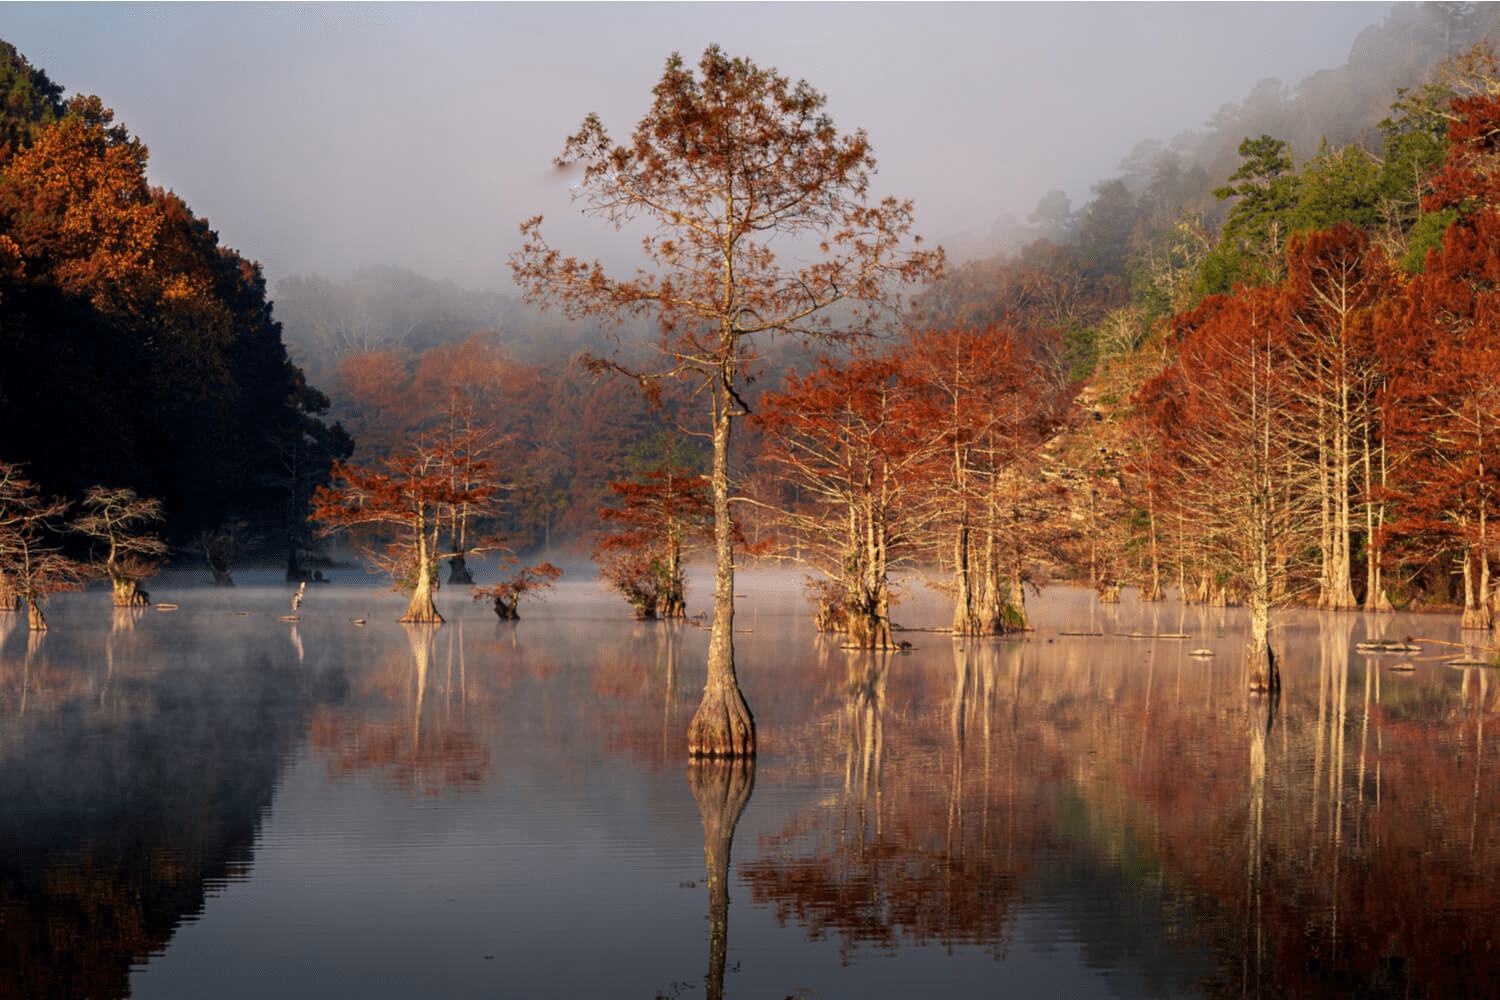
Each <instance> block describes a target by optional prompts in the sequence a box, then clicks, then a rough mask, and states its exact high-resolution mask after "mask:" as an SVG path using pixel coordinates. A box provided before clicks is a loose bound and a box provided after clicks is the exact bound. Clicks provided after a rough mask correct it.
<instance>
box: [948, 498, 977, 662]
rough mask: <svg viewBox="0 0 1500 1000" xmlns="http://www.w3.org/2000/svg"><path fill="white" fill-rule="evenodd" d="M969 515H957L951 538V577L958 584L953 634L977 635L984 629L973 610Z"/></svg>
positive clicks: (954, 607)
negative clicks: (957, 518)
mask: <svg viewBox="0 0 1500 1000" xmlns="http://www.w3.org/2000/svg"><path fill="white" fill-rule="evenodd" d="M969 561H970V554H969V515H968V513H967V512H965V513H964V514H961V515H960V516H959V521H958V530H957V532H956V533H955V535H954V538H953V579H954V582H955V583H956V584H957V585H958V594H957V599H956V601H955V602H954V606H953V634H954V635H979V634H981V633H982V632H983V631H984V629H983V627H982V626H981V625H980V622H979V616H978V615H977V614H976V613H975V612H974V588H973V585H972V583H971V582H970V574H969Z"/></svg>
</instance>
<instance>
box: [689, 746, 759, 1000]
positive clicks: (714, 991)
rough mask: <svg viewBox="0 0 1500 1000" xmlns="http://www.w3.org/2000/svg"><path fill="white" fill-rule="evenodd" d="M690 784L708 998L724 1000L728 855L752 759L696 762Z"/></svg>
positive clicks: (751, 784) (750, 785) (751, 780)
mask: <svg viewBox="0 0 1500 1000" xmlns="http://www.w3.org/2000/svg"><path fill="white" fill-rule="evenodd" d="M688 786H689V787H691V788H692V790H693V798H695V799H697V800H698V812H699V814H700V815H701V816H702V817H703V868H704V872H705V874H707V876H708V977H707V979H706V980H705V981H704V992H705V993H706V994H707V996H708V1000H722V998H723V996H724V970H725V967H726V965H727V963H728V957H729V854H730V851H731V849H732V847H733V844H734V828H735V825H736V824H737V823H738V822H739V820H740V814H741V813H742V812H744V811H745V803H747V802H749V801H750V793H751V792H752V791H753V790H754V789H755V760H754V758H743V759H740V760H733V761H729V760H714V761H708V760H705V761H695V762H693V763H692V764H691V765H690V766H689V767H688Z"/></svg>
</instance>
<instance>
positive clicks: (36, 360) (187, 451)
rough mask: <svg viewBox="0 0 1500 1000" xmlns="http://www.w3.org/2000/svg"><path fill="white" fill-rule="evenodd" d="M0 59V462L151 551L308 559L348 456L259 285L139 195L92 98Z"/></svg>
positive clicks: (170, 199)
mask: <svg viewBox="0 0 1500 1000" xmlns="http://www.w3.org/2000/svg"><path fill="white" fill-rule="evenodd" d="M62 95H63V89H62V87H61V86H60V85H58V84H55V83H53V82H52V81H51V80H49V79H48V78H47V75H46V73H45V72H43V71H42V70H41V69H38V68H36V67H33V66H31V65H30V64H29V63H28V62H27V61H26V59H25V58H24V57H23V56H21V55H20V54H19V53H17V52H16V51H15V49H14V48H13V47H11V46H9V45H5V44H3V43H0V137H3V139H4V144H3V145H0V462H4V463H7V464H8V465H21V466H22V467H23V468H24V472H25V476H26V477H27V478H28V479H29V480H30V481H31V482H33V483H35V484H36V486H37V487H38V488H39V490H40V491H41V492H42V493H43V494H46V495H61V496H63V497H65V498H71V499H74V500H77V499H78V498H80V497H81V496H82V494H83V492H84V491H85V489H87V488H88V487H91V486H96V485H100V486H105V487H109V488H129V489H132V490H134V491H135V492H136V493H137V494H139V495H141V496H144V497H153V498H156V499H159V500H160V501H162V503H163V504H164V506H165V511H166V518H167V520H166V526H167V531H168V533H169V535H170V536H171V537H172V538H173V539H174V540H175V541H177V542H179V543H186V542H188V541H189V540H190V539H192V538H193V537H194V536H197V535H200V534H204V535H212V534H215V533H218V534H221V535H225V534H227V535H241V536H249V535H260V536H262V537H263V538H266V539H267V540H268V541H270V542H272V543H273V544H274V545H275V546H276V548H277V549H279V550H281V551H285V550H286V548H287V546H288V545H290V546H293V547H298V546H306V545H307V544H308V543H309V541H310V539H309V538H308V535H307V530H306V503H307V499H308V497H309V495H310V493H311V491H312V489H313V488H314V487H315V486H316V485H317V484H318V483H320V482H324V481H326V478H327V473H328V469H329V465H330V463H331V462H332V461H333V459H335V458H337V457H340V456H343V455H346V454H347V453H348V450H349V442H348V439H347V437H346V436H345V435H344V434H343V432H342V430H340V429H339V428H338V427H337V426H329V425H328V424H327V423H326V422H325V421H324V420H323V419H322V416H323V414H324V413H325V412H326V410H327V400H326V399H325V398H324V397H323V396H322V394H321V393H319V392H317V390H315V389H313V388H312V387H311V386H309V385H308V384H307V383H306V381H305V379H304V378H303V375H302V372H301V371H300V370H299V369H298V368H297V367H296V366H294V365H292V364H291V363H290V362H289V361H288V359H287V355H286V350H285V348H284V346H283V345H282V342H281V329H280V326H279V325H278V324H277V322H276V320H275V318H274V317H273V316H272V313H271V304H270V302H269V301H268V300H267V298H266V294H265V284H264V282H263V280H262V278H261V274H260V269H259V267H258V266H257V265H256V264H255V263H253V262H251V261H247V260H244V259H243V258H241V257H240V256H239V255H238V254H236V253H235V252H234V251H233V250H231V249H229V248H228V247H225V246H223V245H221V244H220V242H219V238H218V235H217V234H216V233H215V232H214V231H213V229H212V228H211V227H210V224H209V222H208V220H206V219H202V218H199V217H197V216H195V215H194V214H193V211H192V209H191V208H190V207H189V206H188V205H186V204H184V203H183V201H182V200H181V199H180V198H178V197H177V196H176V195H175V194H173V193H172V192H171V191H166V190H163V189H161V188H159V187H153V186H152V185H151V183H150V181H149V178H148V175H147V156H148V154H147V148H146V146H145V144H144V143H142V142H141V141H140V140H139V139H137V138H135V137H133V136H131V135H130V133H129V132H128V131H127V129H126V127H125V125H123V124H122V123H119V122H116V121H115V120H114V116H113V114H112V112H111V111H110V110H109V109H108V108H107V107H106V106H105V104H104V103H103V101H102V100H101V99H100V98H98V97H92V96H83V95H80V96H76V97H73V98H72V99H70V100H68V101H66V102H65V101H64V100H63V97H62Z"/></svg>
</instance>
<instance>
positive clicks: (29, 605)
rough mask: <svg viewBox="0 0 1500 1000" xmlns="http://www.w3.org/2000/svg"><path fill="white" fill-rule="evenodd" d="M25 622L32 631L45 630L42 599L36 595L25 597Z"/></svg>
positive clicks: (45, 617) (45, 623)
mask: <svg viewBox="0 0 1500 1000" xmlns="http://www.w3.org/2000/svg"><path fill="white" fill-rule="evenodd" d="M26 624H27V625H29V626H31V631H33V632H45V631H47V616H46V615H45V614H43V613H42V599H41V598H40V597H37V596H36V595H34V594H33V595H31V596H29V597H27V598H26Z"/></svg>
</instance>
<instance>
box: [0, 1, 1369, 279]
mask: <svg viewBox="0 0 1500 1000" xmlns="http://www.w3.org/2000/svg"><path fill="white" fill-rule="evenodd" d="M1391 7H1392V4H1390V3H1339V4H1317V3H1295V4H1293V3H1283V4H1239V3H1165V4H1133V3H1111V4H1090V3H1049V4H1022V3H1001V4H980V3H974V4H942V3H920V4H903V3H882V4H865V3H834V4H821V3H767V4H760V3H752V4H733V3H723V4H718V3H716V4H698V3H681V4H629V3H617V4H584V3H549V4H524V3H518V4H455V5H448V4H359V3H347V4H342V3H341V4H327V5H299V4H289V5H284V4H261V3H235V4H226V5H194V4H164V5H163V4H130V3H109V4H73V3H67V4H50V3H24V4H9V3H0V38H3V39H4V40H5V41H8V42H10V43H11V44H13V45H15V46H16V48H17V49H19V50H20V52H21V53H22V54H23V55H24V56H26V58H27V59H28V60H29V61H30V62H31V63H32V65H34V66H38V67H40V68H42V69H44V70H45V71H46V72H47V74H48V76H50V77H51V78H52V79H53V80H54V81H55V82H57V83H60V84H62V85H63V87H64V88H66V91H67V93H68V94H70V95H71V94H73V93H93V94H97V95H99V96H100V97H101V98H102V99H103V101H104V103H105V105H106V106H107V107H110V108H113V109H114V111H115V113H116V116H117V118H116V120H117V121H118V122H120V123H123V124H124V125H125V126H126V127H127V128H129V129H130V131H131V132H132V133H133V134H134V135H136V136H138V137H140V138H141V139H142V140H143V141H144V142H145V143H146V145H147V146H148V147H149V149H150V151H151V160H150V164H149V166H148V174H149V178H150V180H151V182H152V183H153V184H155V185H159V186H162V187H166V188H170V189H172V190H174V191H176V192H177V194H179V195H180V196H182V197H183V198H184V199H185V200H186V201H187V203H188V204H189V205H190V206H191V207H192V208H193V210H194V211H195V212H196V213H197V214H198V215H200V216H203V217H206V218H207V219H208V220H209V222H210V224H211V225H212V226H213V228H215V229H216V230H217V231H218V233H219V236H220V240H221V241H222V242H223V243H224V244H225V245H227V246H230V247H233V248H235V249H236V250H238V251H239V252H240V253H241V254H242V255H244V256H246V257H248V258H251V259H253V260H257V261H259V262H260V263H261V265H262V266H263V267H264V269H265V272H266V275H267V278H268V280H269V281H270V282H271V283H272V285H273V287H274V283H275V282H276V281H277V280H278V279H280V278H282V277H286V276H288V275H293V274H300V275H310V274H318V275H322V276H324V277H327V278H330V279H332V280H342V279H344V278H346V277H347V276H348V275H349V274H350V273H352V272H353V271H354V270H355V269H358V268H362V267H367V266H372V265H382V264H384V265H394V266H398V267H404V268H409V269H411V270H414V271H416V272H418V273H420V274H423V275H426V276H428V277H432V278H438V279H443V278H447V279H451V280H453V281H455V282H457V283H458V284H460V285H462V286H464V287H468V288H474V289H483V288H495V289H500V290H502V291H508V292H513V291H514V287H513V286H512V285H511V282H510V274H509V269H508V267H507V264H506V261H507V259H508V257H509V255H510V254H511V253H512V252H513V251H514V250H516V249H517V248H518V246H519V238H518V226H519V224H520V223H521V222H522V221H523V220H524V219H527V218H529V217H531V216H533V215H537V214H543V215H545V216H546V220H547V222H546V228H545V231H546V233H547V235H548V239H549V242H550V243H551V244H552V245H553V246H555V247H557V248H559V249H562V250H564V251H566V252H569V253H577V254H581V255H594V254H604V255H606V256H608V255H610V254H611V253H614V252H615V251H616V249H617V247H616V246H614V245H612V243H613V244H617V243H618V242H619V241H620V240H621V238H622V237H621V234H617V233H614V232H612V231H611V230H610V229H609V227H608V226H607V225H606V224H605V223H603V222H602V221H600V220H597V219H594V218H590V217H585V216H582V215H581V213H580V206H579V205H578V204H575V203H572V202H571V200H570V197H569V187H568V180H567V179H566V178H565V177H559V176H558V175H557V174H556V173H555V172H554V171H553V170H552V169H551V161H552V158H553V157H554V156H556V155H557V154H558V153H559V152H560V151H561V149H562V144H563V140H564V139H565V138H566V137H567V136H568V135H569V134H571V133H572V132H573V131H576V129H577V128H578V125H579V124H580V122H581V121H582V120H583V118H584V116H585V115H587V114H588V113H590V112H597V113H598V114H599V115H600V116H601V118H602V119H603V121H604V123H605V125H606V127H607V128H608V129H609V130H610V133H611V135H612V136H613V137H614V138H615V139H616V140H624V139H625V138H627V137H628V135H629V133H630V131H631V129H632V128H633V127H634V125H635V123H636V122H637V121H638V120H639V118H640V117H641V116H642V115H643V114H644V113H645V111H646V110H647V107H648V105H649V103H650V100H651V88H652V86H653V85H654V84H655V83H656V81H657V80H658V79H659V78H660V76H661V71H662V68H663V65H664V63H665V60H666V59H667V57H668V56H669V55H670V54H671V53H673V52H680V53H681V54H682V55H683V57H684V58H685V59H686V60H687V61H688V62H689V63H696V62H697V59H698V57H699V56H700V55H701V54H702V52H703V50H704V49H705V48H706V47H707V46H708V45H710V44H714V43H717V44H718V45H719V46H720V47H721V48H722V49H723V50H724V51H725V52H726V53H727V54H728V55H730V56H744V57H748V58H749V59H751V60H752V61H753V62H755V63H757V64H758V65H760V66H762V67H774V68H775V69H777V70H778V71H779V72H780V73H782V74H783V75H785V76H788V77H790V78H792V79H793V80H797V79H805V80H806V81H807V82H808V83H810V84H811V85H812V86H813V87H814V88H816V89H817V90H819V91H820V92H822V93H823V94H825V95H826V96H827V97H828V110H829V111H830V113H831V114H832V116H833V119H834V122H835V123H836V125H837V126H838V127H839V128H840V129H841V130H843V131H852V130H853V129H855V128H863V129H864V130H865V131H866V132H867V133H868V135H869V137H870V141H871V143H872V145H873V147H874V150H875V155H876V158H877V161H878V163H879V173H878V175H877V177H876V184H875V187H876V193H877V194H880V195H895V196H897V197H900V198H910V199H913V200H914V201H915V203H916V227H915V228H916V231H918V232H920V233H922V234H923V235H924V236H925V237H926V238H927V239H928V240H929V241H936V242H942V241H944V240H945V239H952V238H953V237H954V236H957V235H958V234H961V233H964V232H968V233H971V234H975V233H984V232H987V231H988V230H989V228H990V226H991V224H992V223H993V221H994V220H995V219H996V218H998V217H999V216H1000V215H1002V214H1003V213H1007V212H1009V213H1014V214H1015V215H1017V216H1018V217H1019V218H1021V219H1022V220H1024V219H1025V218H1026V216H1027V215H1029V214H1030V212H1031V211H1032V210H1033V208H1034V207H1035V205H1036V202H1037V200H1038V199H1039V198H1040V197H1041V196H1042V195H1044V194H1045V193H1046V192H1047V191H1049V190H1052V189H1058V188H1060V189H1062V190H1064V191H1066V192H1067V193H1068V195H1069V196H1070V197H1071V198H1072V200H1073V203H1074V205H1075V206H1077V205H1080V204H1082V203H1083V202H1086V201H1087V200H1088V198H1089V196H1090V195H1089V191H1090V187H1091V186H1092V185H1093V184H1094V183H1095V182H1097V181H1098V180H1101V179H1103V178H1106V177H1110V176H1114V175H1115V174H1116V173H1117V172H1118V171H1117V167H1118V164H1119V162H1120V160H1121V158H1122V157H1124V156H1125V155H1126V154H1127V153H1129V152H1130V150H1131V149H1132V148H1133V147H1134V146H1135V145H1136V144H1137V143H1138V142H1139V141H1141V140H1142V139H1158V140H1161V141H1163V142H1166V141H1169V140H1170V139H1171V138H1172V137H1173V136H1175V135H1177V134H1178V133H1180V132H1182V131H1184V130H1198V129H1201V128H1202V127H1203V125H1204V123H1206V122H1207V121H1208V120H1209V119H1210V118H1211V117H1212V116H1213V115H1214V113H1215V112H1216V111H1218V110H1219V108H1220V107H1221V106H1223V105H1224V104H1226V103H1231V102H1240V101H1242V100H1243V99H1244V98H1245V97H1246V96H1247V95H1248V94H1249V92H1250V90H1251V89H1252V88H1253V87H1254V85H1255V84H1256V83H1257V82H1258V81H1260V80H1262V79H1265V78H1267V77H1276V78H1278V79H1280V80H1281V82H1282V83H1284V84H1287V85H1289V86H1295V85H1296V84H1297V83H1298V82H1300V81H1301V80H1302V79H1304V78H1305V77H1307V76H1309V75H1311V74H1312V73H1314V72H1316V71H1317V70H1319V69H1327V68H1332V67H1336V66H1338V65H1340V64H1342V63H1343V62H1344V61H1345V60H1346V58H1347V56H1348V53H1349V49H1350V47H1351V45H1352V44H1353V42H1354V39H1355V37H1356V36H1357V35H1358V34H1359V32H1360V30H1362V29H1363V28H1364V27H1366V26H1368V25H1371V24H1376V23H1379V22H1380V21H1382V20H1383V19H1384V18H1385V16H1386V14H1387V13H1388V12H1389V11H1390V9H1391Z"/></svg>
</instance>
